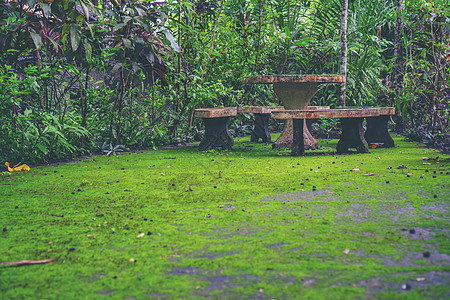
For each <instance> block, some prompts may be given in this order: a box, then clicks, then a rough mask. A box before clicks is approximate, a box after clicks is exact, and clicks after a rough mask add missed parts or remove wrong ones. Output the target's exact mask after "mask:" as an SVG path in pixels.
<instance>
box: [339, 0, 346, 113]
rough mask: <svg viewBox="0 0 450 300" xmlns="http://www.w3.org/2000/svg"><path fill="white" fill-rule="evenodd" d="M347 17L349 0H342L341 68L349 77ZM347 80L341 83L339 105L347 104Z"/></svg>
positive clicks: (342, 73) (344, 74) (342, 72)
mask: <svg viewBox="0 0 450 300" xmlns="http://www.w3.org/2000/svg"><path fill="white" fill-rule="evenodd" d="M347 18H348V0H342V17H341V70H340V74H341V75H343V76H344V78H346V77H347ZM346 89H347V82H346V81H344V82H342V83H341V84H340V90H339V106H341V107H342V106H345V94H346Z"/></svg>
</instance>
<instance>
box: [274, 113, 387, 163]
mask: <svg viewBox="0 0 450 300" xmlns="http://www.w3.org/2000/svg"><path fill="white" fill-rule="evenodd" d="M394 113H395V108H393V107H354V108H349V107H346V108H338V109H316V110H314V109H313V110H311V109H307V110H284V111H274V112H272V113H271V117H272V118H274V119H287V120H289V119H292V120H293V146H292V155H293V156H298V155H303V154H304V153H305V148H304V145H303V126H304V125H303V124H304V120H306V119H328V118H340V119H341V125H342V135H341V138H340V140H339V142H338V144H337V147H336V150H337V152H338V153H344V152H348V149H349V148H356V150H357V151H358V153H367V152H369V150H368V149H369V148H368V145H367V141H366V140H365V137H364V130H363V127H362V122H363V119H364V118H367V119H368V120H369V119H370V118H376V119H372V120H371V121H369V122H371V123H372V125H371V127H372V128H371V131H372V133H371V135H372V136H376V137H377V139H378V140H379V141H378V142H385V144H388V145H392V146H393V144H394V143H393V140H392V138H391V137H390V135H389V133H388V132H387V121H388V118H386V116H389V115H393V114H394ZM380 117H381V118H380ZM371 142H372V141H371Z"/></svg>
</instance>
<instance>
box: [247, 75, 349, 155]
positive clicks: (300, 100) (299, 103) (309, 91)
mask: <svg viewBox="0 0 450 300" xmlns="http://www.w3.org/2000/svg"><path fill="white" fill-rule="evenodd" d="M340 82H345V77H344V76H342V75H265V76H254V77H244V78H242V83H244V84H272V85H273V90H274V92H275V94H276V95H277V96H278V98H279V99H280V100H281V102H282V104H283V106H284V108H285V109H286V110H305V109H307V107H308V105H309V103H310V102H311V98H312V97H313V96H314V94H315V93H316V91H317V87H318V85H319V84H325V83H340ZM303 122H306V121H305V120H304V121H303ZM292 124H293V121H292V119H288V121H287V122H286V125H285V128H284V131H283V133H282V134H281V135H280V137H279V138H278V139H277V140H276V141H275V142H274V144H273V145H272V147H273V148H283V147H289V148H291V147H292V146H293V127H292V126H293V125H292ZM303 140H304V145H305V149H317V148H318V143H317V141H316V140H315V139H314V137H313V136H312V135H311V133H310V132H309V130H308V127H307V126H305V125H304V126H303Z"/></svg>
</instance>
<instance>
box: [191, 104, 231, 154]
mask: <svg viewBox="0 0 450 300" xmlns="http://www.w3.org/2000/svg"><path fill="white" fill-rule="evenodd" d="M194 115H195V116H196V117H197V118H202V119H203V123H204V124H205V136H204V137H203V139H202V141H201V142H200V145H199V147H198V150H199V151H205V150H209V149H213V148H222V149H231V148H232V147H233V145H234V141H233V138H232V137H231V134H230V132H229V130H228V119H229V117H234V116H236V115H237V107H215V108H197V109H196V110H195V111H194Z"/></svg>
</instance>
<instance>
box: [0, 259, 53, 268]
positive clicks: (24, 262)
mask: <svg viewBox="0 0 450 300" xmlns="http://www.w3.org/2000/svg"><path fill="white" fill-rule="evenodd" d="M55 260H57V258H52V259H42V260H21V261H6V262H3V264H5V265H10V266H23V265H39V264H46V263H50V262H54V261H55Z"/></svg>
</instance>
